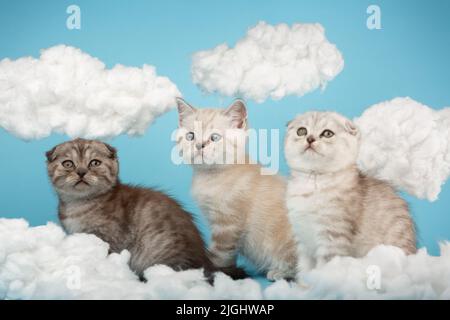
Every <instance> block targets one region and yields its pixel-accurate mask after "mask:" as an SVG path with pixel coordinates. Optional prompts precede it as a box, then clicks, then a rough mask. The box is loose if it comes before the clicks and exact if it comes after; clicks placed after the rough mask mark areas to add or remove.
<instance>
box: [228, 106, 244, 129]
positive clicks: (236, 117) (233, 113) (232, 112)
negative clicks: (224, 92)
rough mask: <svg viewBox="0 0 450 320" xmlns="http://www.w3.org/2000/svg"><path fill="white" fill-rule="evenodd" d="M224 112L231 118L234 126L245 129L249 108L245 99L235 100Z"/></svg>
mask: <svg viewBox="0 0 450 320" xmlns="http://www.w3.org/2000/svg"><path fill="white" fill-rule="evenodd" d="M224 114H225V115H227V116H229V117H230V118H231V125H232V126H233V128H238V129H245V128H246V127H247V108H246V107H245V102H244V101H243V100H241V99H236V100H234V101H233V103H232V104H231V105H230V106H229V107H228V108H227V109H226V110H225V111H224Z"/></svg>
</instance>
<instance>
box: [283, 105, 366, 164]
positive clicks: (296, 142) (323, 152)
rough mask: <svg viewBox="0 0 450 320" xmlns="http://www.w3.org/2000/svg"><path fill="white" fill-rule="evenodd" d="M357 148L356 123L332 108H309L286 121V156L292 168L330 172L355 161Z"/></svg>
mask: <svg viewBox="0 0 450 320" xmlns="http://www.w3.org/2000/svg"><path fill="white" fill-rule="evenodd" d="M358 148H359V134H358V130H357V129H356V126H355V125H354V124H353V123H352V122H351V121H350V120H348V119H347V118H345V117H343V116H341V115H339V114H337V113H334V112H308V113H305V114H303V115H299V116H297V117H296V118H295V119H294V120H292V121H291V122H290V123H289V124H288V131H287V133H286V139H285V156H286V160H287V162H288V164H289V166H290V167H291V169H293V170H297V171H302V172H316V173H330V172H336V171H339V170H342V169H344V168H346V167H348V166H350V165H353V164H355V162H356V158H357V155H358Z"/></svg>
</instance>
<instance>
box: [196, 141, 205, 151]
mask: <svg viewBox="0 0 450 320" xmlns="http://www.w3.org/2000/svg"><path fill="white" fill-rule="evenodd" d="M205 147H206V142H203V143H197V144H196V145H195V148H197V150H201V149H203V148H205Z"/></svg>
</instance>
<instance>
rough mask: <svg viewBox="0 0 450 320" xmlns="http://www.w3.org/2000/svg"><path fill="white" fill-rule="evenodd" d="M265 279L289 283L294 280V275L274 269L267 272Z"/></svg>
mask: <svg viewBox="0 0 450 320" xmlns="http://www.w3.org/2000/svg"><path fill="white" fill-rule="evenodd" d="M267 279H269V280H270V281H277V280H282V279H285V280H288V281H290V280H294V279H295V274H292V272H288V271H286V270H279V269H274V270H269V272H267Z"/></svg>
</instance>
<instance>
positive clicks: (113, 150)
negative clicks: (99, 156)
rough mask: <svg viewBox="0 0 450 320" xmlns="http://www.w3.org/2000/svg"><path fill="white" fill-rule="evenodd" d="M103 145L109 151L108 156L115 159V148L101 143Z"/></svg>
mask: <svg viewBox="0 0 450 320" xmlns="http://www.w3.org/2000/svg"><path fill="white" fill-rule="evenodd" d="M103 144H104V145H105V147H106V148H107V149H108V151H109V152H110V154H109V157H110V158H111V159H117V149H116V148H114V147H113V146H111V145H109V144H107V143H103Z"/></svg>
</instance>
